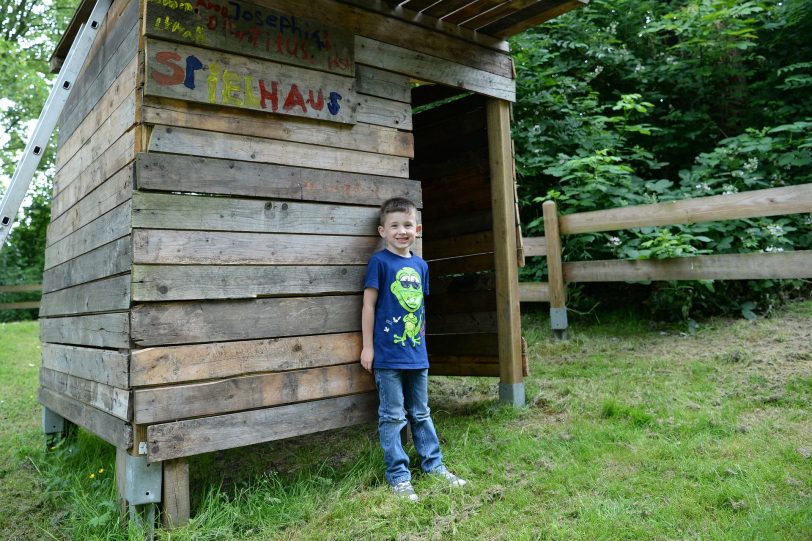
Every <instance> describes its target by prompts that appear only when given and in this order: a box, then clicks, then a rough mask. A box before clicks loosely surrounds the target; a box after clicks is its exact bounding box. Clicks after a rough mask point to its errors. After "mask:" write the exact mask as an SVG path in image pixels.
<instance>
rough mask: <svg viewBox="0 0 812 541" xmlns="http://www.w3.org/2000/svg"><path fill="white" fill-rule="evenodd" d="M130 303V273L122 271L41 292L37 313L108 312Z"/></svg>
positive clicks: (48, 314)
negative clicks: (79, 283) (118, 273)
mask: <svg viewBox="0 0 812 541" xmlns="http://www.w3.org/2000/svg"><path fill="white" fill-rule="evenodd" d="M129 307H130V275H129V274H122V275H119V276H115V277H112V278H105V279H102V280H98V281H96V282H89V283H86V284H81V285H78V286H74V287H69V288H66V289H61V290H59V291H54V292H52V293H46V294H44V295H43V296H42V301H41V305H40V310H39V317H51V316H63V315H70V314H86V313H91V312H112V311H115V310H127V309H128V308H129Z"/></svg>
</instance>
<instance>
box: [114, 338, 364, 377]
mask: <svg viewBox="0 0 812 541" xmlns="http://www.w3.org/2000/svg"><path fill="white" fill-rule="evenodd" d="M360 358H361V333H359V332H352V333H338V334H320V335H315V336H294V337H289V338H271V339H265V340H239V341H233V342H222V343H212V344H192V345H185V346H166V347H153V348H146V349H137V350H134V351H133V352H132V360H131V363H132V364H131V369H130V372H131V373H130V383H131V385H132V386H133V387H141V386H145V385H164V384H167V383H181V382H186V381H195V380H205V379H211V378H214V379H217V378H227V377H231V376H239V375H245V374H251V373H256V372H282V371H285V370H299V369H304V368H317V367H320V366H332V365H336V364H345V363H349V362H353V361H358V360H360Z"/></svg>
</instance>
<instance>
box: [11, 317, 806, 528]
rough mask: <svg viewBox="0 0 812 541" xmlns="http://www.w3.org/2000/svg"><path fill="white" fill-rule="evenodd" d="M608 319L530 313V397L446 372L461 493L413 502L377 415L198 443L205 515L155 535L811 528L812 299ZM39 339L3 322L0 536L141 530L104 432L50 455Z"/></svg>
mask: <svg viewBox="0 0 812 541" xmlns="http://www.w3.org/2000/svg"><path fill="white" fill-rule="evenodd" d="M601 318H602V321H601V322H586V321H576V322H575V324H574V325H573V328H572V329H571V330H570V337H571V339H570V340H569V341H567V342H555V341H552V340H551V339H550V338H549V335H550V332H549V327H548V325H547V320H546V318H544V317H543V316H539V315H536V314H528V315H525V317H524V320H523V325H524V327H523V329H524V334H525V336H526V337H527V339H528V342H529V355H530V369H531V376H530V377H529V378H528V380H527V394H528V402H529V406H528V407H526V408H523V409H520V410H514V409H511V408H505V407H502V406H500V405H498V404H497V403H496V402H495V401H494V397H495V396H496V381H495V380H493V379H474V378H433V379H432V381H431V383H430V391H431V397H432V409H433V415H434V419H435V423H436V424H437V427H438V432H439V434H440V437H441V440H442V443H443V452H444V455H445V460H446V462H447V464H448V465H449V466H450V467H451V468H452V469H453V470H454V471H455V472H456V473H458V474H460V475H461V476H463V477H465V478H467V479H468V480H469V481H470V484H469V486H468V487H466V489H465V490H464V491H462V492H455V491H450V490H449V489H448V487H446V486H444V485H443V484H442V483H440V482H438V481H436V480H435V479H432V478H427V477H425V476H420V475H418V476H416V477H415V486H416V489H417V491H418V493H419V494H420V496H421V501H420V502H419V503H418V504H410V503H409V502H403V501H400V500H397V499H395V498H393V497H392V496H391V495H390V494H389V492H388V490H387V488H386V486H385V483H384V481H383V473H382V469H383V460H382V457H381V453H380V450H379V448H378V444H377V436H376V434H375V428H374V427H373V426H363V427H358V428H354V429H351V430H341V431H333V432H329V433H323V434H316V435H312V436H308V437H302V438H296V439H291V440H286V441H281V442H274V443H270V444H264V445H257V446H253V447H249V448H243V449H235V450H229V451H224V452H220V453H210V454H206V455H201V456H198V457H194V458H193V459H192V460H191V476H192V509H193V515H194V517H193V519H192V522H191V523H190V524H189V525H188V526H186V527H184V528H181V529H178V530H175V531H172V532H159V533H158V538H159V539H164V540H166V541H170V540H173V541H174V540H187V539H189V540H191V539H194V540H209V539H211V540H230V539H245V540H264V539H284V540H295V539H314V540H316V539H319V540H320V539H347V540H355V539H376V540H377V539H399V540H400V539H402V540H429V539H460V540H462V539H464V540H469V539H487V540H491V539H494V540H499V539H505V540H511V541H513V540H525V539H527V540H531V539H532V540H535V539H539V540H546V539H550V540H553V539H556V540H559V539H562V540H590V541H591V540H602V539H606V540H615V539H618V540H619V539H630V540H639V539H652V540H654V539H656V540H666V539H675V540H676V539H680V540H693V539H697V540H698V539H702V540H706V539H713V540H731V541H734V540H735V541H739V540H762V539H763V540H776V541H779V540H780V541H787V540H809V539H812V458H808V456H809V453H810V452H812V302H806V303H798V304H795V305H792V306H790V307H789V308H788V309H787V310H785V311H784V312H783V313H781V314H779V315H777V316H776V317H773V318H771V319H760V320H758V321H755V322H749V321H744V320H740V321H732V320H713V321H708V322H704V323H702V324H700V325H699V328H698V329H697V330H696V332H694V333H683V332H681V330H680V329H676V328H672V327H658V326H656V325H651V324H650V323H649V322H647V321H645V320H643V319H640V318H639V317H638V316H636V315H634V314H628V313H622V314H621V313H616V314H608V315H606V314H604V315H602V316H601ZM37 353H38V352H37V327H36V324H32V323H20V324H5V325H2V326H0V400H3V403H2V404H0V408H1V409H0V412H2V422H3V427H4V430H3V431H2V433H1V434H0V446H2V449H3V453H2V456H0V467H2V469H1V470H0V472H2V474H1V475H2V477H0V496H1V497H2V502H3V503H2V507H3V510H4V513H0V538H3V539H49V538H56V539H77V540H79V539H81V540H84V539H128V538H129V539H137V538H138V537H139V536H138V534H137V533H136V532H134V531H130V532H128V531H127V530H126V527H125V526H122V525H121V524H120V523H119V522H118V520H117V511H116V508H115V504H114V496H113V494H114V489H113V486H114V482H113V478H112V476H111V475H110V472H111V471H112V465H113V459H114V453H113V450H112V448H110V446H109V445H107V444H105V443H103V442H100V441H99V440H98V438H96V437H94V436H92V435H89V434H87V433H85V432H84V431H80V434H79V439H78V441H77V442H76V443H73V444H68V445H62V446H60V447H59V448H58V449H56V450H55V451H53V452H51V453H49V454H47V455H46V454H45V452H44V450H43V446H42V436H41V434H40V433H39V408H38V407H37V406H36V404H35V400H34V399H33V398H32V396H33V394H34V393H35V389H36V374H37V368H36V366H29V365H37V364H38V361H37V358H38V355H37ZM6 427H8V428H6ZM100 469H104V472H103V473H99V470H100ZM91 473H92V474H94V478H93V479H91V478H90V474H91ZM32 487H33V490H32Z"/></svg>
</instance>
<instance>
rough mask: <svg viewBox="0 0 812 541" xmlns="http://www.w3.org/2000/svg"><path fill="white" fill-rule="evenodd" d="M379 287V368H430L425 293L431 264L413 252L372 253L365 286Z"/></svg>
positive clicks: (376, 333)
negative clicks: (407, 253) (405, 255)
mask: <svg viewBox="0 0 812 541" xmlns="http://www.w3.org/2000/svg"><path fill="white" fill-rule="evenodd" d="M368 287H371V288H374V289H377V290H378V301H377V303H376V304H375V327H374V331H373V336H372V340H373V345H374V349H375V359H374V363H373V366H374V367H375V368H398V369H419V368H428V367H429V358H428V355H427V354H426V315H425V306H424V302H423V295H428V293H429V266H428V265H427V264H426V262H425V261H423V259H421V258H420V257H418V256H416V255H414V254H412V256H411V257H403V256H399V255H397V254H395V253H393V252H390V251H389V250H386V249H384V250H381V251H379V252H375V253H374V254H372V257H371V258H370V259H369V264H368V265H367V274H366V278H365V279H364V288H365V289H366V288H368Z"/></svg>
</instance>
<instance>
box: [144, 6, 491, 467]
mask: <svg viewBox="0 0 812 541" xmlns="http://www.w3.org/2000/svg"><path fill="white" fill-rule="evenodd" d="M324 5H325V6H326V7H325V10H324V11H323V12H322V13H320V14H319V16H320V20H325V22H328V23H336V22H338V21H346V20H348V19H340V18H337V15H336V14H339V13H344V12H350V11H351V12H358V14H359V17H361V22H358V21H356V23H355V24H356V27H355V28H353V30H354V31H356V32H357V31H358V27H357V25H361V26H363V28H364V32H365V33H368V34H373V37H376V38H377V39H383V38H384V37H385V36H386V33H385V32H381V31H380V30H379V29H377V27H376V26H375V24H373V22H374V20H375V17H378V18H379V19H380V17H379V16H375V15H374V14H372V13H371V12H370V13H368V12H363V11H362V10H358V9H357V8H354V7H353V8H350V7H348V6H343V5H340V4H338V3H333V2H324ZM275 7H276V8H278V9H285V8H289V9H291V12H292V13H295V14H299V13H304V12H305V11H307V9H306V6H305V3H301V2H281V3H280V5H279V6H276V4H275ZM311 16H312V14H311ZM349 20H352V19H349ZM378 22H379V23H382V22H383V21H381V20H378ZM389 39H390V41H391V39H395V40H396V41H398V40H399V41H403V40H402V36H399V37H396V38H394V37H390V38H389ZM436 39H437V38H436V36H435V40H436ZM401 45H406V43H405V42H404V43H401ZM440 49H442V47H441V48H440ZM452 49H453V48H452ZM390 53H391V51H390ZM409 54H410V55H417V53H414V52H410V53H409ZM488 54H489V56H492V57H493V58H494V59H496V58H498V56H494V55H493V54H492V53H491V52H489V53H488ZM462 57H463V55H457V58H459V59H462ZM505 58H506V57H505ZM382 59H383V60H382ZM356 60H357V66H356V70H355V91H356V92H357V93H358V97H359V105H358V110H357V119H356V120H357V123H356V124H354V125H347V124H338V123H334V122H325V121H320V120H314V119H307V118H296V117H291V116H278V115H268V114H267V113H262V112H252V111H249V110H245V109H237V108H229V107H222V106H216V105H208V104H196V103H189V102H183V101H179V100H173V99H170V98H166V97H162V98H157V97H149V96H147V97H145V98H144V102H143V107H142V108H141V115H142V116H141V121H142V122H143V123H144V124H145V125H147V126H148V131H149V133H150V137H149V141H148V145H147V146H146V147H145V150H146V152H144V153H142V154H139V155H138V157H137V159H136V163H135V175H134V176H135V183H136V191H135V192H134V195H133V198H132V227H133V233H132V260H133V268H132V301H133V307H132V312H131V329H130V333H131V340H132V343H133V345H134V348H135V349H133V351H132V355H131V366H130V383H131V385H132V388H133V395H134V397H133V422H134V423H135V424H137V425H148V428H147V440H148V443H149V458H150V460H165V459H173V458H178V457H181V456H186V455H192V454H197V453H201V452H206V451H209V450H213V449H224V448H228V447H233V446H236V445H247V444H250V443H256V442H260V441H267V440H268V439H274V438H278V437H283V436H286V435H293V434H296V433H307V432H315V431H319V430H325V429H327V428H332V427H337V426H346V425H348V424H350V423H355V422H359V421H362V420H371V419H374V418H375V417H376V411H375V407H374V405H371V404H372V403H373V402H374V400H372V399H373V398H374V383H373V381H372V379H371V377H370V376H369V374H368V373H366V372H365V371H364V370H363V369H362V368H361V366H360V363H359V362H358V360H359V357H360V349H361V347H360V346H361V344H360V332H359V331H360V310H361V292H362V288H363V275H364V271H365V267H366V262H367V260H368V258H369V255H370V254H371V253H372V252H373V251H375V250H377V249H379V248H380V238H379V236H378V235H377V232H376V225H377V216H378V215H377V208H378V206H379V205H380V203H381V202H382V201H383V200H385V199H387V198H389V197H393V196H398V195H403V196H406V197H410V198H412V199H414V200H415V201H416V202H418V204H419V205H422V191H421V183H420V182H419V181H418V180H422V179H419V177H416V176H414V175H410V169H409V163H410V159H411V158H412V157H413V156H414V138H413V136H412V133H411V129H412V127H413V122H412V113H411V104H410V100H411V93H410V87H411V84H410V79H409V77H407V76H406V75H404V74H403V73H402V71H403V69H402V65H401V64H400V63H399V62H400V60H401V59H400V58H399V57H396V56H391V54H388V53H387V54H383V53H381V54H379V53H375V54H367V53H362V50H361V49H360V48H359V47H358V39H356ZM467 62H468V63H470V62H471V61H470V60H467ZM396 66H397V67H399V68H400V69H395V67H396ZM446 67H447V66H446ZM407 69H408V67H407ZM470 69H472V70H474V68H470ZM439 71H441V70H440V68H439V67H438V68H437V72H438V73H439ZM482 118H483V122H484V116H483V117H482ZM485 157H486V159H487V153H486V154H485ZM485 167H486V168H487V161H486V162H485ZM484 187H485V188H484V189H486V190H487V183H486V184H485V185H484ZM488 200H489V198H487V197H486V200H485V204H486V206H487V204H488ZM486 225H488V224H486ZM488 227H489V225H488ZM450 231H451V233H452V234H453V233H454V232H455V231H456V229H455V227H453V226H452V227H451V228H450ZM486 302H487V301H486ZM490 310H491V312H492V310H493V308H492V307H490ZM454 317H457V320H456V321H455V320H454ZM473 317H474V318H476V317H478V315H477V314H474V316H473ZM484 319H486V320H487V319H488V316H487V315H486V316H484ZM469 322H470V320H469V319H463V318H460V317H459V316H456V315H455V314H451V318H450V319H449V323H448V324H449V325H457V327H465V325H467V324H468V323H469ZM484 324H485V325H490V326H492V327H493V326H494V325H495V324H494V322H493V321H490V322H488V321H486V322H485V323H484ZM494 329H495V327H494ZM448 347H453V346H448ZM488 360H491V359H488ZM371 400H372V401H371ZM348 408H349V409H348ZM297 412H298V415H299V417H300V422H301V426H299V427H298V428H296V427H286V428H285V429H284V430H282V431H280V430H281V429H280V427H281V425H279V426H274V425H275V421H274V420H275V419H277V418H278V419H279V421H278V422H279V423H281V422H287V421H286V419H287V418H288V417H287V416H290V415H293V417H291V418H295V416H296V414H297ZM262 419H267V420H268V421H269V422H261V423H260V422H259V421H260V420H262ZM271 421H274V422H271ZM245 423H250V426H249V428H248V429H245V428H242V429H238V428H235V427H240V426H245ZM229 427H231V428H229ZM235 430H236V432H235Z"/></svg>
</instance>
